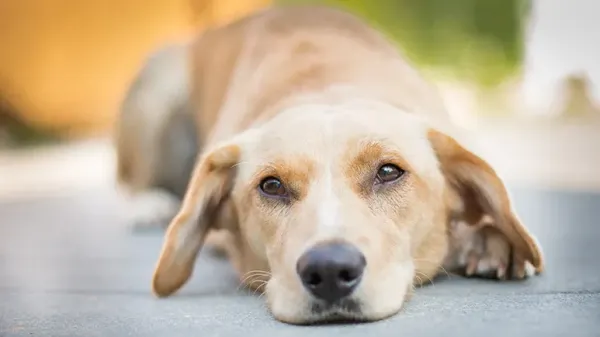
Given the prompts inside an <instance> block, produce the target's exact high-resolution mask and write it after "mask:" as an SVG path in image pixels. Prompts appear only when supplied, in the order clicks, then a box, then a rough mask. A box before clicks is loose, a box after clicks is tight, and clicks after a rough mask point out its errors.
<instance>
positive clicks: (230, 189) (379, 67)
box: [153, 7, 543, 323]
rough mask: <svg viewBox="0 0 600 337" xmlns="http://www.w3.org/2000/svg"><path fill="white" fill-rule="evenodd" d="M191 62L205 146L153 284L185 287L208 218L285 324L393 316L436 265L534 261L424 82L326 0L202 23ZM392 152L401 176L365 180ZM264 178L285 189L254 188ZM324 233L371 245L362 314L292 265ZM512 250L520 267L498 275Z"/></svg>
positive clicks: (496, 191) (491, 176)
mask: <svg viewBox="0 0 600 337" xmlns="http://www.w3.org/2000/svg"><path fill="white" fill-rule="evenodd" d="M190 60H191V62H190V66H191V68H190V72H191V74H192V82H191V83H192V96H191V97H192V101H193V106H194V115H193V116H194V118H195V121H196V124H197V131H198V134H199V135H200V138H201V139H200V142H201V143H202V144H204V148H203V149H202V155H201V156H200V158H199V160H198V162H197V165H196V168H195V170H194V172H193V173H192V176H191V180H190V185H189V187H188V190H187V193H186V195H185V197H184V198H183V203H182V206H181V209H180V210H179V213H178V215H177V216H176V217H175V218H174V219H173V220H172V221H171V224H170V225H169V228H168V230H167V233H166V237H165V242H164V246H163V249H162V253H161V256H160V258H159V261H158V263H157V266H156V270H155V274H154V278H153V290H154V292H155V293H156V295H157V296H161V297H164V296H169V295H171V294H172V293H174V292H175V291H177V290H178V289H179V288H180V287H181V286H183V285H184V284H185V282H186V281H187V280H188V279H189V277H190V276H191V275H192V271H193V266H194V261H195V257H196V255H197V253H198V251H199V250H200V248H201V246H202V243H203V240H204V239H205V237H206V234H207V233H208V232H209V231H210V230H219V231H221V232H220V233H221V235H223V236H222V237H221V242H222V243H223V245H224V246H225V250H226V251H227V254H228V256H229V257H230V259H231V260H232V263H233V265H234V267H235V268H236V270H237V271H238V273H239V275H240V279H241V281H242V282H245V283H246V284H247V285H248V286H250V287H255V288H256V289H260V290H263V291H265V293H266V299H267V303H268V306H269V309H270V311H271V312H272V313H273V315H274V316H275V317H276V318H277V319H279V320H281V321H285V322H291V323H310V322H316V321H321V320H327V319H331V318H333V317H343V318H352V319H358V320H377V319H382V318H385V317H388V316H391V315H393V314H395V313H397V312H398V311H399V310H400V309H401V307H402V305H403V303H404V302H405V300H406V299H407V298H408V297H409V296H410V294H411V293H412V290H413V286H414V285H415V284H420V283H422V281H426V280H430V279H432V278H433V277H435V276H436V275H437V274H438V273H439V272H440V270H443V268H445V267H448V268H449V267H452V268H458V269H461V270H463V271H468V272H471V274H475V275H480V274H481V275H483V274H487V273H489V272H490V271H491V272H495V273H496V274H497V275H498V276H500V278H504V277H505V276H507V275H508V276H511V277H512V276H513V275H514V276H515V277H517V278H521V277H524V276H525V273H524V272H522V271H524V270H525V264H526V263H531V264H532V265H533V266H534V267H535V268H536V269H537V271H538V272H539V271H541V270H542V268H543V264H542V257H541V253H540V251H539V248H538V246H537V245H536V243H535V241H534V240H533V239H532V237H531V236H530V235H529V234H528V233H527V231H526V230H525V228H524V227H523V226H522V224H521V223H520V222H519V221H518V219H517V217H516V215H515V214H514V212H513V211H512V209H511V205H510V202H509V197H508V195H507V192H506V189H505V187H504V185H503V183H502V182H501V181H500V179H499V178H498V176H497V175H496V174H495V172H494V171H493V169H492V168H491V167H489V165H488V164H487V163H485V162H484V161H483V160H482V159H481V158H479V157H477V156H476V155H475V154H473V153H471V152H470V151H468V150H467V149H466V148H465V147H464V146H462V145H459V143H458V142H457V141H456V140H455V139H454V138H453V137H452V136H451V135H450V134H449V133H448V131H443V130H442V129H440V128H439V126H440V125H447V124H448V122H449V120H448V116H447V114H446V112H445V110H444V107H443V104H442V102H441V100H440V98H439V97H438V95H437V93H436V92H435V89H434V88H433V87H431V86H430V85H429V84H428V83H427V82H426V81H425V80H424V79H423V78H421V76H420V75H419V74H418V73H417V72H416V71H415V70H414V69H413V68H412V67H411V66H410V65H409V64H408V63H407V62H406V61H404V59H403V57H402V56H401V55H400V54H399V53H398V52H397V51H396V49H395V48H394V47H393V46H392V45H391V44H390V43H389V42H388V41H387V40H386V39H384V38H383V37H382V36H381V35H380V34H379V33H377V32H376V31H375V30H373V29H371V28H369V27H368V26H366V25H365V24H364V23H362V22H361V21H360V20H358V19H356V18H354V17H353V16H351V15H349V14H347V13H343V12H340V11H338V10H333V9H328V8H321V7H293V8H273V9H268V10H266V11H263V12H260V13H257V14H255V15H252V16H250V17H247V18H245V19H242V20H240V21H238V22H235V23H233V24H230V25H227V26H224V27H220V28H215V29H213V30H210V31H207V32H204V33H203V34H201V35H200V36H199V37H198V39H197V40H196V41H195V42H194V43H193V45H192V47H191V48H190ZM388 163H390V164H394V165H397V166H398V167H400V168H402V169H404V170H405V171H406V173H405V174H404V176H402V178H400V179H399V180H398V181H397V182H394V183H393V184H390V185H385V186H384V185H376V184H374V177H375V174H376V173H377V170H378V169H379V167H380V166H381V165H383V164H388ZM268 176H276V177H278V178H280V179H281V180H282V181H283V182H284V185H285V187H286V188H287V190H288V191H289V192H290V193H289V195H290V197H289V199H285V200H279V199H272V198H269V197H266V196H265V195H263V194H261V193H260V192H259V191H258V186H259V185H260V181H261V180H262V179H264V178H266V177H268ZM484 217H488V218H489V221H487V222H485V224H482V221H481V219H482V218H484ZM224 233H225V234H224ZM330 240H344V241H345V242H349V243H351V244H353V245H354V246H355V247H357V248H358V249H359V250H360V251H361V252H362V253H363V254H364V255H365V257H366V260H367V266H366V269H365V273H364V275H363V279H362V281H361V285H360V287H359V288H358V289H357V290H356V291H355V293H354V294H353V295H352V297H353V298H354V299H356V300H358V301H359V302H360V303H361V310H360V312H349V311H348V310H346V309H343V308H331V309H330V310H329V311H324V312H319V313H315V312H313V311H311V306H312V304H314V301H313V299H312V298H311V297H310V295H309V294H308V293H307V292H306V291H305V290H304V289H303V287H302V285H301V282H300V280H299V278H298V275H297V274H296V270H295V266H296V261H297V260H298V258H299V257H300V255H301V254H302V253H303V252H304V251H306V249H308V248H310V247H312V246H313V245H316V244H319V243H322V242H327V241H330ZM475 241H477V242H478V243H479V242H483V243H487V244H483V245H475ZM511 251H512V255H511ZM509 255H510V256H513V257H514V258H513V260H514V261H513V262H514V263H513V268H514V269H515V270H516V273H512V274H511V273H507V271H506V268H508V266H507V265H506V264H507V258H508V256H509ZM248 276H257V277H248ZM257 279H258V280H259V282H256V280H257Z"/></svg>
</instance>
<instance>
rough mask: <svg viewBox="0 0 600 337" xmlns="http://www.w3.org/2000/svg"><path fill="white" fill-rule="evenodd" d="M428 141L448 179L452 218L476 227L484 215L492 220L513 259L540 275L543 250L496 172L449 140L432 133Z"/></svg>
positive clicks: (432, 131)
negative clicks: (517, 213) (526, 264)
mask: <svg viewBox="0 0 600 337" xmlns="http://www.w3.org/2000/svg"><path fill="white" fill-rule="evenodd" d="M428 138H429V141H430V142H431V144H432V146H433V149H434V151H435V152H436V155H437V157H438V160H439V162H440V168H441V170H442V173H443V175H444V176H445V178H446V184H447V187H448V188H447V190H448V195H447V197H448V198H447V202H448V205H449V208H450V213H451V215H450V216H451V217H452V218H454V219H460V220H463V221H464V222H466V223H468V224H469V225H473V226H474V225H476V224H479V223H480V220H481V219H482V218H483V216H484V215H485V216H489V217H491V218H492V219H493V221H492V222H491V225H492V226H494V227H495V228H496V229H497V230H499V231H500V232H501V233H502V234H504V236H505V237H506V238H507V240H508V242H509V243H510V245H511V246H512V250H513V255H515V254H516V255H518V256H519V257H521V258H523V259H525V260H526V261H528V262H529V263H531V264H532V265H533V267H534V268H535V270H536V272H538V273H539V272H541V271H542V270H543V261H542V254H541V252H540V249H539V247H538V245H537V244H536V241H535V239H534V238H533V237H532V236H531V235H530V234H529V232H528V231H527V229H526V228H525V227H524V226H523V224H521V221H520V220H519V219H518V217H517V215H516V214H515V212H514V210H513V208H512V205H511V201H510V197H509V195H508V192H507V190H506V187H505V186H504V183H503V182H502V180H501V179H500V178H499V177H498V175H497V174H496V172H495V171H494V169H493V168H492V167H491V166H490V165H489V164H488V163H487V162H485V161H484V160H483V159H481V158H480V157H478V156H477V155H475V154H473V153H472V152H470V151H468V150H466V149H465V148H463V147H462V146H461V145H460V144H459V143H458V142H457V141H456V140H454V139H453V138H452V137H450V136H447V135H445V134H443V133H441V132H439V131H435V130H430V131H429V134H428Z"/></svg>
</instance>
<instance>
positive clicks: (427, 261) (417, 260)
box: [414, 259, 451, 277]
mask: <svg viewBox="0 0 600 337" xmlns="http://www.w3.org/2000/svg"><path fill="white" fill-rule="evenodd" d="M414 260H415V262H425V263H430V264H439V262H437V261H431V260H427V259H414ZM439 268H440V270H441V271H442V272H443V273H444V274H446V276H448V277H450V276H451V273H449V272H448V271H447V270H446V268H444V266H442V265H440V266H439Z"/></svg>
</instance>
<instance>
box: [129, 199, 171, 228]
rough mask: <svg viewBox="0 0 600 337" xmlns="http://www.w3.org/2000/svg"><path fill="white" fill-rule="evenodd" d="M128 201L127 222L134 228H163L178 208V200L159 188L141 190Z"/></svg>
mask: <svg viewBox="0 0 600 337" xmlns="http://www.w3.org/2000/svg"><path fill="white" fill-rule="evenodd" d="M130 201H131V203H130V205H129V207H128V212H127V217H128V219H127V223H128V224H129V226H130V227H131V228H133V229H134V230H145V229H164V228H166V227H167V226H168V225H169V223H170V221H171V220H172V219H173V217H174V216H175V215H176V214H177V211H178V210H179V200H178V199H177V198H175V197H174V196H173V195H171V194H170V193H168V192H163V191H161V190H148V191H145V192H141V193H139V194H137V195H135V196H133V198H132V199H131V200H130Z"/></svg>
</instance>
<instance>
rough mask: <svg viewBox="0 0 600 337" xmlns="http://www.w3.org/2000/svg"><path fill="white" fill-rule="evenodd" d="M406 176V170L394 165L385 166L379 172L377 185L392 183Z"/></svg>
mask: <svg viewBox="0 0 600 337" xmlns="http://www.w3.org/2000/svg"><path fill="white" fill-rule="evenodd" d="M402 175H404V170H403V169H401V168H399V167H398V166H396V165H393V164H385V165H383V166H381V167H380V168H379V171H377V181H376V183H379V184H384V183H391V182H393V181H396V180H398V179H400V177H402Z"/></svg>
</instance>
